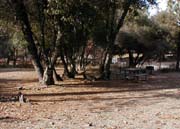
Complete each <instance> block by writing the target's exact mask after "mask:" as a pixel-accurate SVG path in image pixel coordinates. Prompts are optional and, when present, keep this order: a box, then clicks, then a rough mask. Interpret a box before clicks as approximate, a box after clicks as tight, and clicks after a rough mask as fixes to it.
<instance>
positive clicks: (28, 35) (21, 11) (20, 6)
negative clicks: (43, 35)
mask: <svg viewBox="0 0 180 129" xmlns="http://www.w3.org/2000/svg"><path fill="white" fill-rule="evenodd" d="M11 2H12V5H13V7H14V9H15V11H16V16H17V18H18V20H19V21H20V23H21V27H22V32H23V34H24V38H25V40H26V41H27V48H28V51H29V54H30V57H31V59H32V64H33V66H34V68H35V70H36V72H37V74H38V78H39V82H41V83H42V82H43V72H44V70H43V67H42V64H41V62H40V60H39V58H38V57H39V56H38V52H37V48H36V45H35V42H34V39H33V33H32V31H31V26H30V23H29V18H28V15H27V11H26V8H25V5H24V2H23V1H22V0H11Z"/></svg>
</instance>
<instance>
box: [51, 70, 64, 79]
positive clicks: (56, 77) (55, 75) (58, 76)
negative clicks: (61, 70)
mask: <svg viewBox="0 0 180 129" xmlns="http://www.w3.org/2000/svg"><path fill="white" fill-rule="evenodd" d="M53 71H54V79H55V80H56V81H63V79H62V78H61V76H60V75H59V74H57V72H56V69H55V68H54V70H53Z"/></svg>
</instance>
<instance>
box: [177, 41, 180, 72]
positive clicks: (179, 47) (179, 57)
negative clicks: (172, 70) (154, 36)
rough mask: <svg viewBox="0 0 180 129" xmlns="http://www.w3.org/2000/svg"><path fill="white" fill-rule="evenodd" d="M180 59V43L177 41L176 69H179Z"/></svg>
mask: <svg viewBox="0 0 180 129" xmlns="http://www.w3.org/2000/svg"><path fill="white" fill-rule="evenodd" d="M179 61H180V43H177V59H176V71H179Z"/></svg>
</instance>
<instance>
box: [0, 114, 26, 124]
mask: <svg viewBox="0 0 180 129" xmlns="http://www.w3.org/2000/svg"><path fill="white" fill-rule="evenodd" d="M21 121H23V120H22V119H19V118H15V117H9V116H5V117H0V122H4V123H11V122H21Z"/></svg>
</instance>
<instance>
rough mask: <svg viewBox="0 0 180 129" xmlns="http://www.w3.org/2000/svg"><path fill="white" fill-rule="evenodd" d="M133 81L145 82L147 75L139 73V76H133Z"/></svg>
mask: <svg viewBox="0 0 180 129" xmlns="http://www.w3.org/2000/svg"><path fill="white" fill-rule="evenodd" d="M134 79H136V80H145V81H146V80H147V79H148V74H147V73H140V74H135V75H134Z"/></svg>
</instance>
